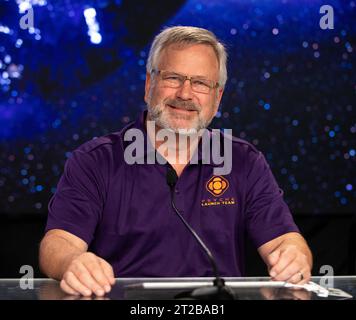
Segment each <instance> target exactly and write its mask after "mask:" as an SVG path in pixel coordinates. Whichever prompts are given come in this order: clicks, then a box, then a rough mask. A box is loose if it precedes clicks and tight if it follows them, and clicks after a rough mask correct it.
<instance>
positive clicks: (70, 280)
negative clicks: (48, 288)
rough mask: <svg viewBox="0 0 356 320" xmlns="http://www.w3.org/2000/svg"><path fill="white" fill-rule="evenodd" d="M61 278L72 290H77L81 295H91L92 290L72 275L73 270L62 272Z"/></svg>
mask: <svg viewBox="0 0 356 320" xmlns="http://www.w3.org/2000/svg"><path fill="white" fill-rule="evenodd" d="M63 280H64V281H65V282H66V283H67V285H69V286H70V287H71V288H72V289H73V290H75V291H77V292H79V293H80V294H81V295H83V296H87V297H88V296H91V294H92V291H91V290H90V289H89V288H87V287H86V286H85V285H83V284H82V283H81V281H80V280H79V279H78V278H77V277H76V276H75V275H74V273H73V272H71V271H68V272H66V273H65V274H64V276H63Z"/></svg>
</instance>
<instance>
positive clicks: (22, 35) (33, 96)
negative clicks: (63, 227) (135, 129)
mask: <svg viewBox="0 0 356 320" xmlns="http://www.w3.org/2000/svg"><path fill="white" fill-rule="evenodd" d="M324 4H329V5H331V6H332V7H333V9H334V16H335V20H334V29H332V30H322V29H321V28H320V26H319V20H320V18H321V16H322V14H320V13H319V9H320V7H321V6H322V5H324ZM29 8H32V10H33V14H34V15H33V17H34V26H33V28H30V29H26V30H23V29H22V28H21V27H20V23H19V22H20V20H21V18H23V17H24V16H25V14H26V13H27V12H29V11H28V9H29ZM355 12H356V1H347V0H345V1H328V2H327V3H325V2H324V1H317V0H315V1H314V0H313V1H311V0H275V1H267V0H260V1H257V0H234V1H233V0H227V1H220V0H211V1H197V0H187V1H174V2H173V1H124V0H122V1H120V0H116V1H114V0H112V1H104V0H102V1H100V0H98V1H94V0H92V1H90V0H87V1H84V0H76V1H72V0H63V1H61V0H56V1H54V0H7V1H6V0H1V1H0V214H1V213H5V214H11V215H15V214H17V213H38V214H46V212H47V204H48V201H49V199H50V197H51V196H52V195H53V193H54V192H55V190H56V185H57V183H58V180H59V178H60V175H61V173H62V170H63V167H64V163H65V161H66V159H67V158H68V157H69V156H70V153H71V151H73V150H74V149H75V148H77V147H78V146H79V145H80V144H82V143H84V142H85V141H88V140H90V139H92V138H93V137H97V136H101V135H105V134H107V133H109V132H112V131H118V130H119V129H120V128H122V127H123V126H124V125H126V124H127V123H128V122H130V121H132V120H134V119H135V118H136V116H137V115H138V113H139V112H140V111H141V110H143V109H144V108H145V104H144V101H143V90H144V79H145V62H146V58H147V54H148V50H149V45H150V43H151V41H152V39H153V37H154V35H155V34H157V33H158V32H159V31H160V30H161V29H162V28H163V27H165V26H171V25H194V26H199V27H204V28H208V29H210V30H211V31H213V32H214V33H215V34H216V35H217V36H218V37H219V38H220V39H221V40H222V41H223V42H224V43H225V45H226V46H227V49H228V54H229V61H228V76H229V79H228V83H227V87H226V90H225V95H224V97H223V100H222V104H221V107H220V110H219V112H218V114H217V116H216V118H215V119H214V121H213V124H212V127H219V128H231V129H233V133H234V135H235V136H238V137H240V138H243V139H245V140H248V141H250V142H251V143H253V144H254V145H255V146H256V147H257V148H258V149H259V150H261V151H262V152H263V153H264V154H265V156H266V158H267V161H268V162H269V164H270V166H271V169H272V171H273V173H274V175H275V176H276V179H277V181H278V183H279V185H280V187H281V188H282V189H283V190H284V192H285V200H286V201H287V203H288V205H289V206H290V208H291V210H292V211H293V213H295V214H305V213H307V214H314V215H316V214H325V213H340V214H341V213H352V212H355V201H354V199H355V194H356V179H355V159H356V145H355V134H356V112H355V107H356V106H355V93H356V82H355V80H356V77H355V66H354V65H355V35H356V24H355V21H356V19H355V18H356V15H355Z"/></svg>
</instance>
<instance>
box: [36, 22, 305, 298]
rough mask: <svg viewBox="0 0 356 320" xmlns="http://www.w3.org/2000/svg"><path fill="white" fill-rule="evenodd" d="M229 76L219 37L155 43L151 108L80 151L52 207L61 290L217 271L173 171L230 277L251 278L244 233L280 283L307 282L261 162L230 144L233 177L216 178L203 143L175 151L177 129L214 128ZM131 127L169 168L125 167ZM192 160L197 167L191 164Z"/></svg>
mask: <svg viewBox="0 0 356 320" xmlns="http://www.w3.org/2000/svg"><path fill="white" fill-rule="evenodd" d="M226 79H227V73H226V53H225V49H224V47H223V45H222V44H221V43H219V42H218V40H217V39H216V37H215V36H214V35H213V34H212V33H211V32H209V31H207V30H205V29H200V28H195V27H172V28H167V29H165V30H164V31H163V32H161V33H160V34H159V35H158V36H157V37H156V38H155V40H154V42H153V44H152V47H151V50H150V54H149V57H148V61H147V76H146V85H145V102H146V103H147V106H148V110H147V111H146V112H144V113H143V114H142V115H141V116H140V118H139V119H138V120H137V121H136V122H134V123H131V124H130V125H128V126H127V127H126V128H124V129H123V130H122V131H120V132H118V133H113V134H110V135H108V136H105V137H101V138H97V139H94V140H92V141H90V142H87V143H85V144H84V145H82V146H81V147H79V148H78V149H77V150H75V151H74V152H73V154H72V157H71V158H69V159H68V161H67V163H66V166H65V170H64V174H63V175H62V177H61V180H60V182H59V184H58V188H57V191H56V193H55V195H54V196H53V198H52V199H51V201H50V203H49V216H48V223H47V227H46V235H45V237H44V238H43V240H42V242H41V246H40V266H41V269H42V271H43V272H44V273H45V274H47V275H48V276H49V277H52V278H55V279H58V280H61V283H60V285H61V288H62V289H63V290H64V291H65V292H67V293H69V294H76V295H78V294H81V295H84V296H89V295H91V294H95V295H97V296H102V295H104V294H105V293H107V292H109V291H110V289H111V286H112V285H113V284H114V281H115V280H114V277H166V276H171V277H173V276H174V277H179V276H212V275H213V273H212V270H211V266H210V264H209V261H208V260H207V258H206V256H205V254H204V252H202V250H201V248H199V246H198V245H197V243H196V242H195V239H193V237H192V235H191V234H189V233H188V232H187V230H186V229H185V227H184V225H183V224H182V222H181V221H179V219H178V217H177V216H176V215H175V214H174V212H173V209H172V207H171V202H170V201H171V200H170V190H169V187H168V186H167V182H166V172H167V169H168V168H174V170H175V171H176V173H177V175H178V180H177V183H176V186H175V201H176V206H177V208H178V209H179V211H180V213H181V214H182V215H183V216H184V217H185V219H186V220H187V221H188V222H189V223H190V225H191V226H192V227H193V228H194V229H195V231H196V232H197V233H198V235H199V236H200V237H201V238H202V239H203V241H204V242H205V243H206V244H207V246H208V247H209V249H210V250H211V251H212V253H213V255H214V256H215V259H216V261H217V264H218V268H219V271H220V273H221V275H222V276H241V275H243V274H244V244H245V242H244V241H245V236H246V235H248V236H249V237H250V238H251V240H252V241H253V243H254V245H255V246H256V248H258V252H259V254H260V255H261V257H262V258H263V260H264V261H265V263H266V264H267V267H268V270H269V274H270V276H271V277H272V279H273V280H280V281H289V282H291V283H299V284H302V283H305V282H307V281H309V279H310V272H311V268H312V256H311V252H310V250H309V248H308V246H307V244H306V242H305V240H304V239H303V237H302V236H301V235H300V233H299V231H298V228H297V227H296V225H295V224H294V222H293V219H292V216H291V214H290V211H289V209H288V207H287V205H286V204H285V202H284V201H283V198H282V196H283V194H282V192H281V190H280V189H279V188H278V185H277V183H276V181H275V180H274V178H273V175H272V173H271V170H270V168H269V166H268V164H267V162H266V160H265V158H264V157H263V155H262V154H261V153H260V152H259V151H257V150H256V149H255V148H254V147H253V146H252V145H251V144H249V143H248V142H246V141H243V140H241V139H237V138H232V140H233V141H232V169H231V172H230V173H228V174H226V175H215V174H214V169H216V164H215V163H214V162H213V163H205V162H204V161H202V160H203V159H202V153H200V152H198V151H197V150H198V149H199V146H200V145H201V139H199V138H198V139H192V140H191V141H190V144H188V145H183V144H181V143H179V141H180V140H179V139H178V137H179V135H180V132H181V131H183V130H188V131H194V130H196V131H198V130H199V129H203V128H206V127H207V126H208V125H209V123H210V122H211V120H212V119H213V117H214V116H215V114H216V112H217V110H218V106H219V103H220V100H221V97H222V94H223V90H224V86H225V82H226ZM148 121H154V122H153V123H154V126H153V127H152V126H148ZM152 128H153V129H152ZM130 129H138V130H140V131H142V132H143V134H144V136H145V137H146V138H147V137H148V141H150V143H151V145H152V146H154V148H153V150H154V153H155V154H159V155H160V156H161V157H162V158H164V159H165V160H167V163H166V164H161V163H157V162H155V163H154V164H148V163H141V164H138V163H136V164H128V163H127V161H125V156H124V155H125V149H126V148H127V147H128V146H129V143H128V141H126V140H127V139H126V138H125V134H126V133H127V132H128V130H130ZM160 129H168V130H169V131H170V132H173V133H174V134H175V136H176V137H177V141H178V143H177V144H175V146H173V147H172V145H168V146H167V145H166V146H163V147H162V144H163V141H162V140H161V139H158V138H157V136H158V130H160ZM195 137H196V135H195ZM161 147H162V148H161ZM172 148H173V149H175V150H174V151H176V152H175V153H172V152H170V151H172V150H171V149H172ZM195 152H197V153H195ZM147 153H148V148H147V146H146V148H145V151H144V155H147ZM194 154H197V155H198V156H197V157H198V162H197V163H192V162H191V161H190V160H191V159H192V157H193V155H194ZM180 156H181V158H179V157H180ZM178 158H179V159H183V160H182V161H177V159H178Z"/></svg>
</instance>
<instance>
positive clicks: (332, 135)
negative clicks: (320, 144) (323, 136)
mask: <svg viewBox="0 0 356 320" xmlns="http://www.w3.org/2000/svg"><path fill="white" fill-rule="evenodd" d="M329 137H330V138H334V137H335V131H333V130H330V131H329Z"/></svg>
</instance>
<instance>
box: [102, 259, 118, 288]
mask: <svg viewBox="0 0 356 320" xmlns="http://www.w3.org/2000/svg"><path fill="white" fill-rule="evenodd" d="M99 263H100V265H101V267H102V269H103V271H104V274H105V276H106V278H107V279H108V281H109V283H110V284H111V285H114V284H115V274H114V269H113V267H112V266H111V265H110V264H109V263H107V262H106V261H105V260H104V259H101V258H99Z"/></svg>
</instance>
